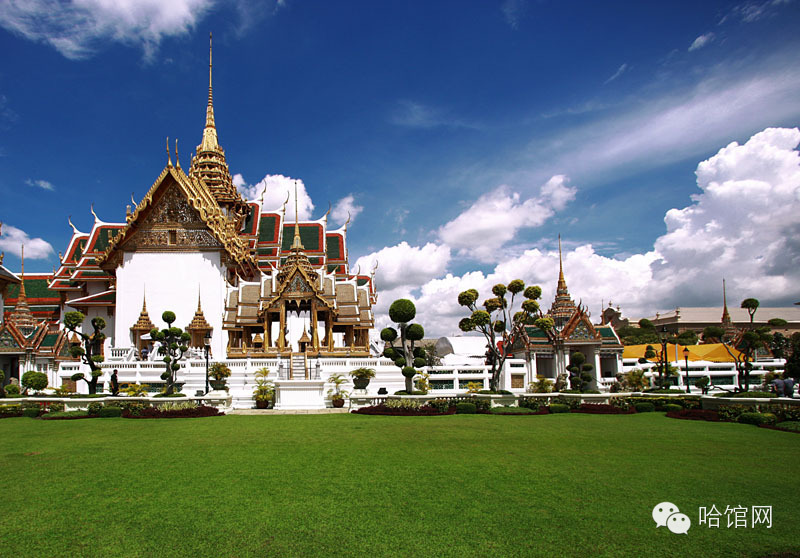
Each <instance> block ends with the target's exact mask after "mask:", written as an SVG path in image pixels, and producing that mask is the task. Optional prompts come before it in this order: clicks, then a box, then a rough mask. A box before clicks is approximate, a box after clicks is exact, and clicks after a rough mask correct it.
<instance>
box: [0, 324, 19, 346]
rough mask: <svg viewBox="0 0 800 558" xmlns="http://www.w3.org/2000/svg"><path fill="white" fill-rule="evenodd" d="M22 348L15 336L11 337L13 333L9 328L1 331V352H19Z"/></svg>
mask: <svg viewBox="0 0 800 558" xmlns="http://www.w3.org/2000/svg"><path fill="white" fill-rule="evenodd" d="M21 348H22V347H20V345H19V343H18V342H17V340H16V339H14V336H13V335H11V332H10V331H8V328H5V329H3V330H2V331H0V351H18V350H20V349H21Z"/></svg>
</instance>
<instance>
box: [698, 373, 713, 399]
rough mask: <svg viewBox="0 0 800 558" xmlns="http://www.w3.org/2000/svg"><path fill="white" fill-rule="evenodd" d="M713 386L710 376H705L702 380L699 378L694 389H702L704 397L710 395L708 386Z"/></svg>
mask: <svg viewBox="0 0 800 558" xmlns="http://www.w3.org/2000/svg"><path fill="white" fill-rule="evenodd" d="M709 385H711V378H709V377H708V376H703V377H702V378H698V379H697V380H695V382H694V387H696V388H698V389H700V390H701V391H702V392H703V395H705V394H706V393H708V386H709Z"/></svg>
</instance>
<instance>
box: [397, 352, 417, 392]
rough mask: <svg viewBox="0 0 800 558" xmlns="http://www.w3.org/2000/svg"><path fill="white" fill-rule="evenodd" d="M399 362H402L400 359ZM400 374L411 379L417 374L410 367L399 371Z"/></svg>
mask: <svg viewBox="0 0 800 558" xmlns="http://www.w3.org/2000/svg"><path fill="white" fill-rule="evenodd" d="M400 360H402V359H400ZM401 372H402V373H403V377H405V378H413V377H414V376H415V375H416V374H417V371H416V370H415V369H414V368H413V367H411V366H404V367H403V369H402V370H401ZM407 391H410V390H407Z"/></svg>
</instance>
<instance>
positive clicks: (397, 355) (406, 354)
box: [381, 298, 426, 393]
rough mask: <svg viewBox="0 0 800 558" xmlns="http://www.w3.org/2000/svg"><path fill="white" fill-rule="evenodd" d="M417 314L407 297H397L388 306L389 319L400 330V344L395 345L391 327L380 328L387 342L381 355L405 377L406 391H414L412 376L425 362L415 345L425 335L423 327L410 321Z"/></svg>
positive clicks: (395, 339) (383, 338) (394, 336)
mask: <svg viewBox="0 0 800 558" xmlns="http://www.w3.org/2000/svg"><path fill="white" fill-rule="evenodd" d="M416 315H417V308H416V306H414V303H413V302H411V301H410V300H408V299H407V298H398V299H397V300H395V301H394V302H392V304H391V306H389V319H390V320H392V321H393V322H394V323H396V324H397V327H398V329H399V330H400V334H399V337H400V344H399V345H395V341H397V338H398V333H397V330H396V329H394V328H393V327H385V328H383V329H382V330H381V339H382V340H383V341H384V342H385V343H388V345H385V346H384V348H383V356H385V357H386V358H389V359H391V360H392V361H393V362H394V364H395V366H397V367H398V368H399V369H400V370H401V372H402V374H403V377H404V378H405V379H406V391H407V392H408V393H411V392H412V391H414V384H413V378H414V376H416V375H417V373H418V370H417V369H418V368H422V367H423V366H425V364H426V360H425V357H424V353H423V351H422V348H421V347H415V346H414V345H415V344H416V342H417V341H421V340H422V339H423V338H424V337H425V329H424V328H423V327H422V326H421V325H419V324H413V323H410V322H411V320H413V319H414V317H415V316H416Z"/></svg>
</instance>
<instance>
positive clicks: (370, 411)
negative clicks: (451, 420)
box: [350, 405, 456, 417]
mask: <svg viewBox="0 0 800 558" xmlns="http://www.w3.org/2000/svg"><path fill="white" fill-rule="evenodd" d="M350 412H351V413H354V414H357V415H385V416H394V417H425V416H437V415H452V414H454V413H455V412H456V409H455V407H449V408H447V409H446V410H444V411H440V410H439V409H437V408H436V407H431V406H428V405H423V406H421V407H419V408H417V409H398V408H391V407H387V406H386V405H373V406H372V407H361V408H360V409H353V410H352V411H350Z"/></svg>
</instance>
